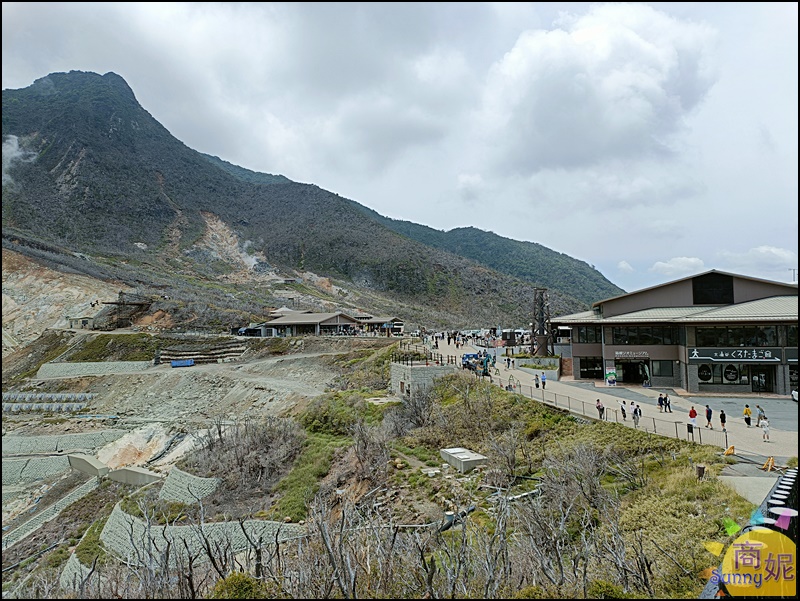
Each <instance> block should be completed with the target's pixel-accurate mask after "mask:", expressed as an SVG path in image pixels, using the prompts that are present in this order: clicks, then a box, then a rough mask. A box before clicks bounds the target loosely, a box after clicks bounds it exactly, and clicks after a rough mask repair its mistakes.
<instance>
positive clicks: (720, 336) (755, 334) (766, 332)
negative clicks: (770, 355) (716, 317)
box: [695, 326, 778, 347]
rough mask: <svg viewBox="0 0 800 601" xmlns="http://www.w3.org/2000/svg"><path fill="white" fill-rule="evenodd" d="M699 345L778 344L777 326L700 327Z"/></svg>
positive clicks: (756, 345)
mask: <svg viewBox="0 0 800 601" xmlns="http://www.w3.org/2000/svg"><path fill="white" fill-rule="evenodd" d="M695 339H696V340H697V346H707V347H722V346H728V347H731V346H750V347H759V346H778V328H777V326H717V327H714V326H712V327H698V328H697V329H696V331H695Z"/></svg>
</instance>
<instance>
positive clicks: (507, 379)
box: [439, 340, 798, 465]
mask: <svg viewBox="0 0 800 601" xmlns="http://www.w3.org/2000/svg"><path fill="white" fill-rule="evenodd" d="M480 350H485V349H478V348H476V347H471V346H470V345H466V346H462V347H461V348H460V349H456V348H455V344H450V345H448V344H447V340H444V341H440V342H439V352H441V353H443V354H451V355H457V354H461V353H469V352H478V351H480ZM497 350H498V351H500V349H497ZM490 352H491V350H490ZM492 374H493V376H492V382H493V384H496V385H498V386H501V387H503V388H505V387H506V386H508V385H509V383H511V385H512V386H513V388H512V390H513V391H514V392H516V393H518V394H522V395H523V396H526V397H529V398H533V399H536V400H539V401H541V402H544V403H546V404H548V405H551V406H555V407H558V408H561V409H566V410H567V411H569V412H570V413H573V414H576V415H582V416H585V417H588V418H591V419H599V416H598V412H597V409H596V408H595V403H596V402H597V399H600V400H601V402H602V403H603V405H604V406H605V408H606V411H605V421H614V422H617V423H621V424H623V425H626V426H628V427H631V428H633V427H634V424H633V420H632V418H631V412H630V410H629V411H628V415H627V419H623V418H622V414H621V412H620V410H619V404H620V402H621V401H623V400H625V401H627V403H628V404H630V403H631V402H633V403H634V404H639V405H640V407H641V409H642V418H641V420H640V421H639V429H640V430H645V431H647V432H653V433H656V434H659V435H662V436H669V437H671V438H680V439H681V440H693V441H694V442H697V443H700V444H709V445H713V446H716V447H719V448H720V449H726V448H728V447H730V446H733V447H734V449H735V455H737V456H740V457H748V458H749V459H750V460H751V461H752V462H753V463H759V462H763V461H764V460H766V458H767V457H770V456H772V457H775V461H776V463H777V464H778V465H785V463H786V461H787V460H788V458H789V457H797V455H798V450H797V442H798V440H797V431H796V430H794V431H792V430H785V429H781V428H780V427H776V425H775V424H771V427H770V442H768V443H765V442H763V440H762V432H761V429H760V428H755V427H752V428H748V427H747V426H746V425H745V424H744V423H743V421H742V420H741V419H736V418H738V416H729V419H728V423H727V432H722V431H721V429H720V428H719V426H718V421H717V418H718V412H716V411H715V414H714V420H715V423H714V429H713V430H711V429H706V428H704V427H703V424H704V422H705V419H700V418H704V409H705V407H704V406H703V405H700V406H697V405H695V409H697V412H698V414H699V415H698V425H699V427H697V428H693V429H692V430H693V432H692V433H691V434H690V433H689V431H688V428H687V426H688V422H689V418H688V414H689V409H690V408H691V406H692V402H691V401H690V400H687V399H686V398H684V396H682V395H681V394H679V392H684V393H685V391H676V390H674V389H672V388H670V389H665V388H645V387H622V386H619V387H612V386H606V385H605V383H604V382H603V383H600V384H599V386H598V385H597V384H596V385H595V386H594V387H590V386H588V385H587V384H588V383H584V382H582V383H580V384H577V383H576V382H574V381H570V380H556V379H555V378H548V380H547V388H546V389H544V390H543V389H542V388H535V385H534V376H535V375H537V374H539V371H535V370H531V369H526V368H521V367H520V366H519V361H517V366H516V367H514V368H508V367H506V364H505V361H501V357H500V355H499V354H498V359H497V368H496V370H493V371H492ZM659 393H668V394H669V397H670V401H671V406H672V413H671V414H670V413H659V411H658V402H657V399H658V395H659ZM753 423H754V425H755V420H754V422H753Z"/></svg>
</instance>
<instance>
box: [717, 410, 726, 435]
mask: <svg viewBox="0 0 800 601" xmlns="http://www.w3.org/2000/svg"><path fill="white" fill-rule="evenodd" d="M727 421H728V416H727V415H725V410H724V409H720V411H719V425H720V426H722V431H723V432H727V430H726V429H725V423H726V422H727Z"/></svg>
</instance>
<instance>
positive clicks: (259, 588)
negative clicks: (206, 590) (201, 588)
mask: <svg viewBox="0 0 800 601" xmlns="http://www.w3.org/2000/svg"><path fill="white" fill-rule="evenodd" d="M211 598H212V599H267V598H269V595H268V594H267V589H266V587H265V586H264V583H263V582H261V581H260V580H258V579H256V578H254V577H253V576H251V575H250V574H245V573H244V572H233V573H231V574H229V575H228V576H226V577H225V578H220V579H219V580H217V582H216V583H215V584H214V590H213V591H212V592H211Z"/></svg>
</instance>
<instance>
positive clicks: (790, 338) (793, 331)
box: [786, 326, 797, 346]
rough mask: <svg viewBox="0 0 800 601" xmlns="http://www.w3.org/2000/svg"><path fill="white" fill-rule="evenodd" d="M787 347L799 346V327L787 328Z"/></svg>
mask: <svg viewBox="0 0 800 601" xmlns="http://www.w3.org/2000/svg"><path fill="white" fill-rule="evenodd" d="M786 346H797V326H789V327H788V328H787V330H786Z"/></svg>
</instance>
